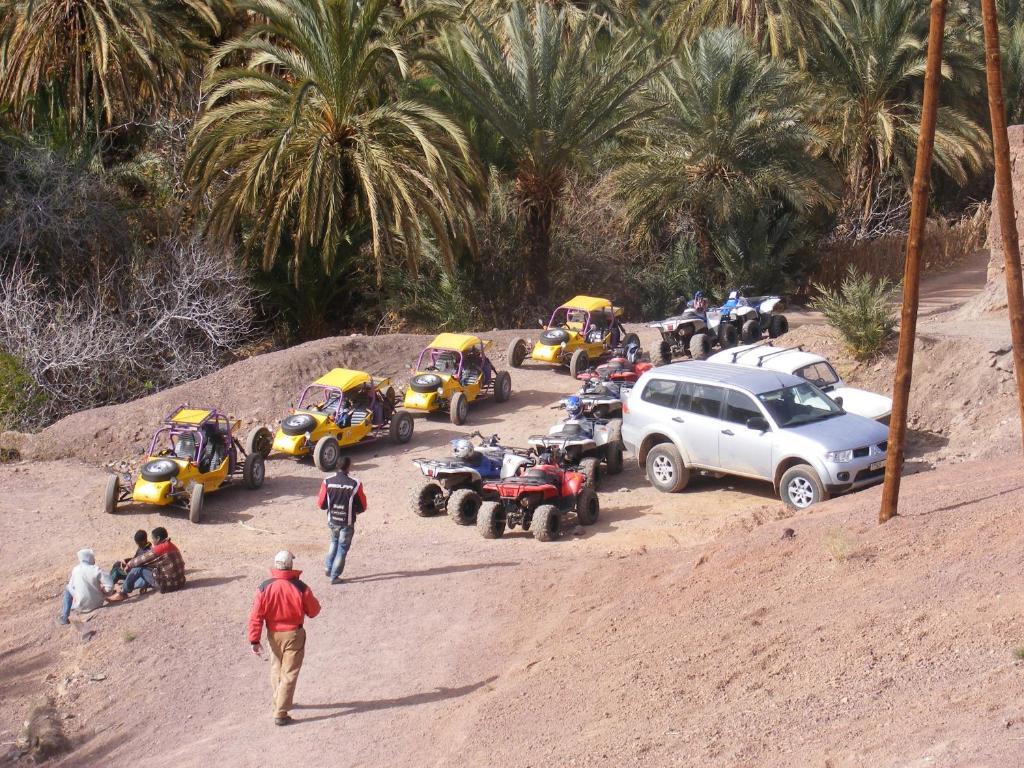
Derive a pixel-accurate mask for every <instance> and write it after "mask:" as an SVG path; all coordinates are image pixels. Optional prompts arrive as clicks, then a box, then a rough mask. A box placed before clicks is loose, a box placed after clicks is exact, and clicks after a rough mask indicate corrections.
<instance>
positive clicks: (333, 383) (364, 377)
mask: <svg viewBox="0 0 1024 768" xmlns="http://www.w3.org/2000/svg"><path fill="white" fill-rule="evenodd" d="M372 380H373V379H372V378H371V377H370V374H368V373H365V372H364V371H352V370H349V369H348V368H334V369H332V370H330V371H328V372H327V373H325V374H324V375H323V376H321V377H320V378H319V379H317V380H316V381H314V382H313V383H314V384H319V385H321V386H324V387H337V388H338V389H340V390H341V391H342V392H348V391H349V390H350V389H355V388H356V387H358V386H359V385H360V384H367V383H369V382H371V381H372Z"/></svg>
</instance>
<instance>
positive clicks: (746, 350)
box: [730, 339, 771, 363]
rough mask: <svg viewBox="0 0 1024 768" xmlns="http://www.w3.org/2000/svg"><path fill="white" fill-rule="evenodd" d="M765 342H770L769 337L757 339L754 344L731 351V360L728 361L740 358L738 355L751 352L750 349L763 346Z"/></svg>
mask: <svg viewBox="0 0 1024 768" xmlns="http://www.w3.org/2000/svg"><path fill="white" fill-rule="evenodd" d="M765 344H771V339H764V340H763V341H759V342H757V343H756V344H751V345H750V346H749V347H747V348H746V349H739V350H737V351H735V352H733V353H732V360H731V361H730V362H733V363H735V362H736V361H737V360H739V359H740V355H745V354H746V353H747V352H751V351H753V350H755V349H757V348H758V347H763V346H764V345H765Z"/></svg>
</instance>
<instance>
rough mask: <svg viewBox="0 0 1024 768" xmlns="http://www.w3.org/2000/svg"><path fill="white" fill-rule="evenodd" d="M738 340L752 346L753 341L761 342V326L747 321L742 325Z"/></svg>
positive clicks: (754, 321)
mask: <svg viewBox="0 0 1024 768" xmlns="http://www.w3.org/2000/svg"><path fill="white" fill-rule="evenodd" d="M740 338H741V339H742V340H743V343H744V344H752V343H753V342H755V341H760V340H761V326H760V325H759V324H758V322H757V320H747V321H746V322H745V323H743V328H742V329H741V330H740Z"/></svg>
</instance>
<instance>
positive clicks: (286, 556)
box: [274, 549, 295, 571]
mask: <svg viewBox="0 0 1024 768" xmlns="http://www.w3.org/2000/svg"><path fill="white" fill-rule="evenodd" d="M294 559H295V555H293V554H292V553H291V552H289V551H288V550H287V549H282V550H281V551H280V552H278V553H277V554H276V555H274V565H276V566H277V567H278V568H281V569H283V570H286V571H287V570H290V569H291V567H292V561H293V560H294Z"/></svg>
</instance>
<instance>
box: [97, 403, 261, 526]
mask: <svg viewBox="0 0 1024 768" xmlns="http://www.w3.org/2000/svg"><path fill="white" fill-rule="evenodd" d="M237 427H238V422H237V421H232V420H231V419H229V418H228V417H227V416H225V415H224V414H222V413H220V412H219V411H217V410H215V409H213V408H189V407H188V406H186V405H182V406H179V407H178V408H177V409H176V410H175V411H174V412H173V413H172V414H171V415H169V416H168V417H167V418H165V419H164V422H163V424H162V425H161V426H160V427H159V428H158V429H157V431H156V432H155V433H154V435H153V439H152V440H151V441H150V444H149V450H148V451H147V453H146V458H145V460H144V461H143V464H142V467H141V468H140V469H139V474H138V477H136V478H135V483H134V486H133V484H132V478H131V475H130V474H128V473H125V474H124V475H117V474H114V475H111V476H110V477H109V478H107V485H106V488H105V490H104V496H103V507H104V510H105V511H106V512H107V513H110V514H113V513H114V512H116V511H117V505H118V504H119V503H122V502H128V501H135V502H138V503H142V504H155V505H156V506H161V507H163V506H171V505H175V506H179V507H182V508H183V509H187V510H188V519H189V520H190V521H191V522H193V523H198V522H199V521H200V519H202V515H203V502H204V499H205V497H206V494H207V493H212V492H213V491H217V490H219V489H221V488H223V487H224V486H225V485H230V484H231V483H232V482H236V481H238V480H241V483H242V485H244V486H245V487H246V488H250V489H255V488H259V487H260V486H262V485H263V480H264V478H265V476H266V467H265V465H264V463H263V456H262V454H260V453H252V452H248V451H246V450H245V449H244V448H242V446H241V445H239V443H238V440H237V439H236V438H235V436H234V434H233V430H235V429H236V428H237ZM129 487H131V488H132V490H131V491H129V490H128V489H129Z"/></svg>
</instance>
